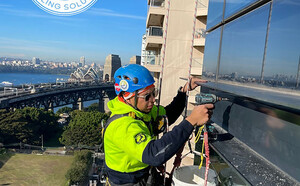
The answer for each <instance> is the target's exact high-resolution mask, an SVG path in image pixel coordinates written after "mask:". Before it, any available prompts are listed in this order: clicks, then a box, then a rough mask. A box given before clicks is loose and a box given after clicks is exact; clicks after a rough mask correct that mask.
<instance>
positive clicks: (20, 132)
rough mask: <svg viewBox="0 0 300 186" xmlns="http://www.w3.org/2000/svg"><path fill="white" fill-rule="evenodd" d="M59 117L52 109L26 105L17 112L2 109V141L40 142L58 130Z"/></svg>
mask: <svg viewBox="0 0 300 186" xmlns="http://www.w3.org/2000/svg"><path fill="white" fill-rule="evenodd" d="M57 119H58V117H57V116H55V114H54V113H53V112H52V111H44V110H42V109H37V108H31V107H26V108H24V109H17V110H16V111H15V112H7V111H5V110H1V111H0V140H1V141H0V142H2V143H4V144H8V143H16V142H23V143H27V144H36V145H38V144H40V143H41V139H40V136H41V135H42V134H43V136H44V140H45V141H46V140H47V139H49V138H50V137H51V136H52V135H53V134H55V132H56V131H57V130H58V123H57Z"/></svg>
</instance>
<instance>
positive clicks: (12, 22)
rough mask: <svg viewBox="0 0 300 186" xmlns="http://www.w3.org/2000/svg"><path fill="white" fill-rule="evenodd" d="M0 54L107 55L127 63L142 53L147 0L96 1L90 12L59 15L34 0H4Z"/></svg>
mask: <svg viewBox="0 0 300 186" xmlns="http://www.w3.org/2000/svg"><path fill="white" fill-rule="evenodd" d="M0 16H1V18H2V19H1V21H0V23H1V25H3V27H2V29H1V30H0V35H1V36H0V57H11V58H23V59H32V58H33V57H37V58H40V59H41V60H44V61H55V62H72V61H75V62H79V60H80V57H81V56H85V58H86V63H87V64H91V63H93V62H95V63H97V64H101V65H103V64H104V63H105V58H106V56H107V55H109V54H117V55H119V56H120V57H121V60H122V62H123V63H128V62H129V60H130V58H131V57H132V56H134V55H140V53H141V43H142V36H143V34H144V33H145V28H146V26H145V20H146V17H147V2H144V1H140V0H132V1H129V2H123V1H118V2H114V1H108V0H98V1H97V2H96V3H95V5H94V6H93V7H91V8H90V9H88V10H87V11H85V12H83V13H81V14H78V15H75V16H66V17H60V16H55V15H51V14H48V13H46V12H44V11H43V10H41V9H40V8H39V7H37V6H36V5H35V4H34V3H33V2H32V1H21V0H10V1H8V0H1V1H0Z"/></svg>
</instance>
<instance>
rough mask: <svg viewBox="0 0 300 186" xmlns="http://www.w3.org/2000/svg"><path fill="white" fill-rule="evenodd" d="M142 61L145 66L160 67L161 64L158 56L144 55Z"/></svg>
mask: <svg viewBox="0 0 300 186" xmlns="http://www.w3.org/2000/svg"><path fill="white" fill-rule="evenodd" d="M144 59H145V64H146V65H160V63H161V57H160V55H145V56H144Z"/></svg>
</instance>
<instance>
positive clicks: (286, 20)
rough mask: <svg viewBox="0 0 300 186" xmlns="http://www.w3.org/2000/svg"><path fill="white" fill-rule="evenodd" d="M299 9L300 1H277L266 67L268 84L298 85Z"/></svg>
mask: <svg viewBox="0 0 300 186" xmlns="http://www.w3.org/2000/svg"><path fill="white" fill-rule="evenodd" d="M299 9H300V2H299V1H296V0H294V1H289V0H285V1H282V0H281V1H275V2H274V4H273V10H272V18H271V24H270V31H269V40H268V46H267V56H266V61H265V68H264V84H265V85H268V86H275V87H283V88H295V86H296V83H297V74H298V73H299V65H300V64H299V55H300V34H299V30H300V24H299V19H300V11H299ZM298 76H299V75H298ZM298 88H299V84H298Z"/></svg>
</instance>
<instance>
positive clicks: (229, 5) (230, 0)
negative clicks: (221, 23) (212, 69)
mask: <svg viewBox="0 0 300 186" xmlns="http://www.w3.org/2000/svg"><path fill="white" fill-rule="evenodd" d="M255 1H258V0H243V1H237V0H226V5H225V15H224V19H226V18H228V17H230V16H232V15H233V14H235V13H237V12H239V11H240V10H242V9H243V8H246V7H247V6H248V5H250V4H252V3H253V2H255Z"/></svg>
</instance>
